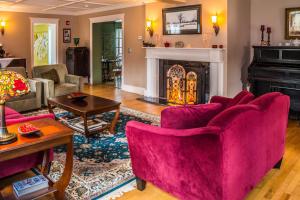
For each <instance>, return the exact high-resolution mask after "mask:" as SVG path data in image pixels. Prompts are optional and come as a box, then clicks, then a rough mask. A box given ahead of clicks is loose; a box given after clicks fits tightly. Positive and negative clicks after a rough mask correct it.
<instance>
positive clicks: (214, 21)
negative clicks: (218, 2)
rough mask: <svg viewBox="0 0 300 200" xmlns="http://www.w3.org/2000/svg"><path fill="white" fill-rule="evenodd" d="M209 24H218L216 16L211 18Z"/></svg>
mask: <svg viewBox="0 0 300 200" xmlns="http://www.w3.org/2000/svg"><path fill="white" fill-rule="evenodd" d="M211 22H212V23H213V24H216V23H217V22H218V16H217V15H214V16H211Z"/></svg>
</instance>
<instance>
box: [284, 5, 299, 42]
mask: <svg viewBox="0 0 300 200" xmlns="http://www.w3.org/2000/svg"><path fill="white" fill-rule="evenodd" d="M285 23H286V24H285V39H287V40H291V39H300V7H298V8H286V19H285Z"/></svg>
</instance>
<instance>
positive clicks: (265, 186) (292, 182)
mask: <svg viewBox="0 0 300 200" xmlns="http://www.w3.org/2000/svg"><path fill="white" fill-rule="evenodd" d="M85 91H86V92H88V93H91V94H94V95H99V96H105V97H107V98H111V99H116V100H118V101H121V102H122V105H123V106H126V107H129V108H132V109H136V110H140V111H143V112H147V113H150V114H157V115H158V114H160V112H161V110H162V109H163V108H164V106H157V105H153V104H149V103H145V102H141V101H138V100H136V98H137V97H139V95H136V94H132V93H127V92H123V91H120V90H116V89H113V88H112V87H111V86H94V87H89V86H87V87H86V88H85ZM129 199H130V200H140V199H143V200H174V199H176V198H174V197H172V196H171V195H169V194H167V193H165V192H163V191H162V190H160V189H158V188H157V187H155V186H153V185H151V184H148V185H147V187H146V189H145V190H144V191H143V192H140V191H138V190H133V191H131V192H128V193H125V194H124V195H123V196H122V197H120V198H119V199H118V200H129ZM265 199H269V200H270V199H271V200H300V127H299V124H298V122H297V121H290V122H289V125H288V130H287V140H286V152H285V155H284V160H283V163H282V166H281V169H280V170H276V169H274V170H271V171H270V172H269V173H268V174H267V175H266V176H265V177H264V179H263V180H262V182H261V183H260V184H259V185H257V186H256V187H255V188H254V189H253V190H252V192H251V193H250V194H248V196H247V198H246V200H265Z"/></svg>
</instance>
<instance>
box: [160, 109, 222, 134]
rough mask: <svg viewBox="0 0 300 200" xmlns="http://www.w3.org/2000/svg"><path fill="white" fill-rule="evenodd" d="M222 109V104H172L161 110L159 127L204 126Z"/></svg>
mask: <svg viewBox="0 0 300 200" xmlns="http://www.w3.org/2000/svg"><path fill="white" fill-rule="evenodd" d="M222 110H223V108H222V104H219V103H210V104H199V105H186V106H172V107H168V108H166V109H164V110H163V111H162V112H161V127H162V128H172V129H190V128H199V127H204V126H206V125H207V123H208V122H209V121H210V120H211V119H212V118H213V117H214V116H216V115H217V114H219V113H220V112H221V111H222Z"/></svg>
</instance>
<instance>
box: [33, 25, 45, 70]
mask: <svg viewBox="0 0 300 200" xmlns="http://www.w3.org/2000/svg"><path fill="white" fill-rule="evenodd" d="M48 28H49V27H48V25H47V24H39V25H35V26H34V27H33V31H34V65H47V64H48V51H49V34H48Z"/></svg>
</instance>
